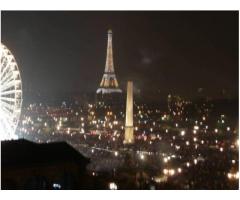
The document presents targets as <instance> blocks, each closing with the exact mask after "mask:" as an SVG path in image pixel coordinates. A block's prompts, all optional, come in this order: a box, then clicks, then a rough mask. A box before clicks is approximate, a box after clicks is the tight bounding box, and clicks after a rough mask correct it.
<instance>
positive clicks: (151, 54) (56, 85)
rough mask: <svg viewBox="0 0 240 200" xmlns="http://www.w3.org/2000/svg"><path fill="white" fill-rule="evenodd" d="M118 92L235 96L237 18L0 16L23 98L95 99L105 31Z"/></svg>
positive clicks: (136, 14)
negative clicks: (69, 95) (131, 87)
mask: <svg viewBox="0 0 240 200" xmlns="http://www.w3.org/2000/svg"><path fill="white" fill-rule="evenodd" d="M109 28H111V29H112V31H113V54H114V65H115V72H116V75H117V79H118V81H119V83H120V86H121V88H124V87H125V85H126V80H129V79H132V80H133V81H134V84H135V87H136V88H137V89H140V91H141V92H146V93H154V92H155V93H159V94H160V96H162V97H164V98H165V97H166V95H167V94H169V93H174V94H179V95H183V96H186V97H195V96H196V95H197V91H198V88H203V90H202V91H203V92H204V94H206V95H209V96H212V97H221V91H222V89H225V91H226V94H227V95H229V96H231V97H237V96H238V12H230V11H225V12H217V11H215V12H167V11H154V12H139V11H138V12H124V11H122V12H119V11H118V12H117V11H115V12H112V11H111V12H103V11H101V12H100V11H99V12H86V11H75V12H73V11H71V12H70V11H68V12H60V11H57V12H56V11H51V12H40V11H35V12H27V11H4V12H2V13H1V31H2V35H1V36H2V42H3V43H4V44H5V45H6V46H7V47H8V48H9V49H10V50H11V51H12V52H13V54H14V56H15V58H16V60H17V62H18V65H19V68H20V71H21V74H22V79H23V87H24V90H25V91H31V92H35V93H40V94H41V93H46V94H49V95H53V94H55V93H59V92H60V93H61V92H62V93H64V92H79V93H82V92H95V91H96V89H97V87H98V85H99V83H100V81H101V78H102V75H103V71H104V67H105V57H106V46H107V30H108V29H109Z"/></svg>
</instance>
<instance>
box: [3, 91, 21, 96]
mask: <svg viewBox="0 0 240 200" xmlns="http://www.w3.org/2000/svg"><path fill="white" fill-rule="evenodd" d="M15 93H22V90H9V91H3V92H2V93H1V94H2V96H4V95H9V94H15Z"/></svg>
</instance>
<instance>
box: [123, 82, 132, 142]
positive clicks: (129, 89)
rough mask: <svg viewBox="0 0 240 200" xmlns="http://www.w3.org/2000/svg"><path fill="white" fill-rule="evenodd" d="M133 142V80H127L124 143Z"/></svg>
mask: <svg viewBox="0 0 240 200" xmlns="http://www.w3.org/2000/svg"><path fill="white" fill-rule="evenodd" d="M133 142H134V136H133V82H132V81H128V83H127V100H126V122H125V136H124V143H125V144H132V143H133Z"/></svg>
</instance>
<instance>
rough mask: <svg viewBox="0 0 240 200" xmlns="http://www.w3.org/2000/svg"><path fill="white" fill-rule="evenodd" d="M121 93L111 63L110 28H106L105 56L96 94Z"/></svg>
mask: <svg viewBox="0 0 240 200" xmlns="http://www.w3.org/2000/svg"><path fill="white" fill-rule="evenodd" d="M112 93H122V90H121V89H120V88H119V86H118V81H117V78H116V75H115V72H114V65H113V50H112V30H108V42H107V57H106V64H105V70H104V74H103V77H102V81H101V83H100V87H99V88H98V89H97V94H103V95H104V94H112Z"/></svg>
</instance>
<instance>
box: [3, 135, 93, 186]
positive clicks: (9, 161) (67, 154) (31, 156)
mask: <svg viewBox="0 0 240 200" xmlns="http://www.w3.org/2000/svg"><path fill="white" fill-rule="evenodd" d="M1 152H2V155H1V164H2V172H1V184H2V189H85V188H86V189H87V187H89V185H88V180H89V178H88V175H87V171H86V166H87V164H88V163H89V159H87V158H85V157H84V156H82V155H81V154H80V153H78V152H77V151H76V150H75V149H74V148H73V147H71V146H70V145H68V144H67V143H65V142H56V143H49V144H46V143H45V144H37V143H33V142H30V141H27V140H23V139H21V140H12V141H2V142H1Z"/></svg>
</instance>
